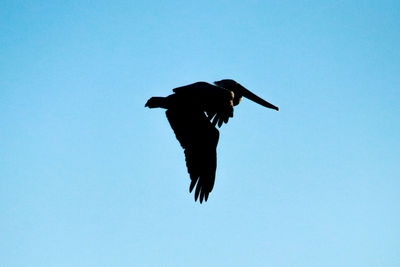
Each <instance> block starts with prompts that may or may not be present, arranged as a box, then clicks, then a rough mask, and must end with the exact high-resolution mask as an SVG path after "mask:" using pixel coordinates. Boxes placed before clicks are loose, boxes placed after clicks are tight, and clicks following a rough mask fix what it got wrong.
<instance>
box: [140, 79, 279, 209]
mask: <svg viewBox="0 0 400 267" xmlns="http://www.w3.org/2000/svg"><path fill="white" fill-rule="evenodd" d="M173 92H174V93H173V94H172V95H169V96H167V97H152V98H150V99H149V100H148V101H147V103H146V105H145V107H149V108H164V109H166V110H167V111H166V115H167V119H168V121H169V123H170V125H171V127H172V129H173V131H174V133H175V136H176V138H177V139H178V141H179V143H180V144H181V146H182V147H183V149H184V151H185V159H186V166H187V169H188V173H189V175H190V179H191V183H190V187H189V191H190V192H192V191H193V188H194V187H195V186H196V184H197V186H196V190H195V194H194V199H195V201H197V199H198V198H199V196H200V203H202V202H203V200H205V201H207V200H208V195H209V194H210V192H211V191H212V189H213V187H214V181H215V171H216V169H217V145H218V140H219V131H218V129H217V127H216V126H217V125H218V127H221V125H222V124H223V123H227V122H228V120H229V118H231V117H233V107H234V106H236V105H238V104H239V103H240V101H241V100H242V97H246V98H248V99H250V100H252V101H254V102H256V103H258V104H260V105H262V106H264V107H267V108H271V109H275V110H277V111H278V110H279V108H278V107H276V106H274V105H272V104H271V103H269V102H267V101H265V100H263V99H262V98H260V97H258V96H257V95H255V94H253V93H252V92H250V91H249V90H247V89H246V88H245V87H243V86H242V85H240V84H239V83H237V82H235V81H234V80H230V79H225V80H221V81H216V82H214V84H210V83H206V82H196V83H193V84H189V85H186V86H182V87H178V88H175V89H173Z"/></svg>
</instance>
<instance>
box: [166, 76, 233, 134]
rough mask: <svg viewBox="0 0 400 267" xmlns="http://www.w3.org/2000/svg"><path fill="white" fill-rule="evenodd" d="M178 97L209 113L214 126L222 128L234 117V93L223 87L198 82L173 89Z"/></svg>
mask: <svg viewBox="0 0 400 267" xmlns="http://www.w3.org/2000/svg"><path fill="white" fill-rule="evenodd" d="M173 91H174V93H175V94H176V95H180V96H182V97H184V98H185V100H186V102H188V103H190V102H191V103H194V104H198V105H199V107H200V108H201V109H202V110H203V111H205V112H206V113H207V116H208V119H209V120H212V124H213V125H214V126H215V125H216V124H218V127H221V125H222V123H227V122H228V120H229V117H233V102H232V100H233V93H232V92H231V91H229V90H226V89H224V88H222V87H218V86H215V85H213V84H209V83H206V82H197V83H193V84H189V85H186V86H182V87H178V88H175V89H173Z"/></svg>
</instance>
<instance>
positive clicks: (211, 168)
mask: <svg viewBox="0 0 400 267" xmlns="http://www.w3.org/2000/svg"><path fill="white" fill-rule="evenodd" d="M166 115H167V118H168V121H169V123H170V125H171V127H172V129H173V130H174V133H175V136H176V138H177V139H178V141H179V143H180V144H181V146H182V147H183V149H184V151H185V158H186V166H187V169H188V172H189V175H190V179H191V183H190V187H189V190H190V192H192V190H193V189H194V187H195V186H196V190H195V201H197V199H198V198H199V197H200V203H202V202H203V200H205V201H207V199H208V195H209V193H210V192H211V191H212V189H213V187H214V181H215V171H216V169H217V144H218V139H219V131H218V130H217V129H216V128H215V127H214V125H212V124H211V122H210V120H209V119H208V118H207V116H206V115H205V113H204V112H203V111H201V110H197V109H186V108H185V109H179V108H173V109H169V110H167V111H166Z"/></svg>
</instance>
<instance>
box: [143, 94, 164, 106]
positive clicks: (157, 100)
mask: <svg viewBox="0 0 400 267" xmlns="http://www.w3.org/2000/svg"><path fill="white" fill-rule="evenodd" d="M166 99H167V98H166V97H159V96H155V97H152V98H150V99H149V100H148V101H147V103H146V105H145V107H149V108H166V105H167V103H166Z"/></svg>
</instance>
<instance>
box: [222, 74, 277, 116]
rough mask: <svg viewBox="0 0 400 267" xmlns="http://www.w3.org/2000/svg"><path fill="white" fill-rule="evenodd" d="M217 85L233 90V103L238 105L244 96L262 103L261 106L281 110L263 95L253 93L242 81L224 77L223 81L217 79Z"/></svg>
mask: <svg viewBox="0 0 400 267" xmlns="http://www.w3.org/2000/svg"><path fill="white" fill-rule="evenodd" d="M214 84H215V85H217V86H219V87H222V88H224V89H227V90H229V91H232V92H233V93H234V97H233V105H235V106H236V105H238V104H239V103H240V101H241V100H242V96H244V97H246V98H248V99H250V100H252V101H254V102H256V103H258V104H260V105H261V106H264V107H266V108H272V109H275V110H277V111H279V108H278V107H277V106H274V105H272V104H271V103H269V102H267V101H265V100H264V99H262V98H261V97H258V96H257V95H255V94H253V93H252V92H250V91H249V90H247V89H246V88H245V87H244V86H242V85H241V84H240V83H238V82H236V81H234V80H231V79H224V80H221V81H216V82H214Z"/></svg>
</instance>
